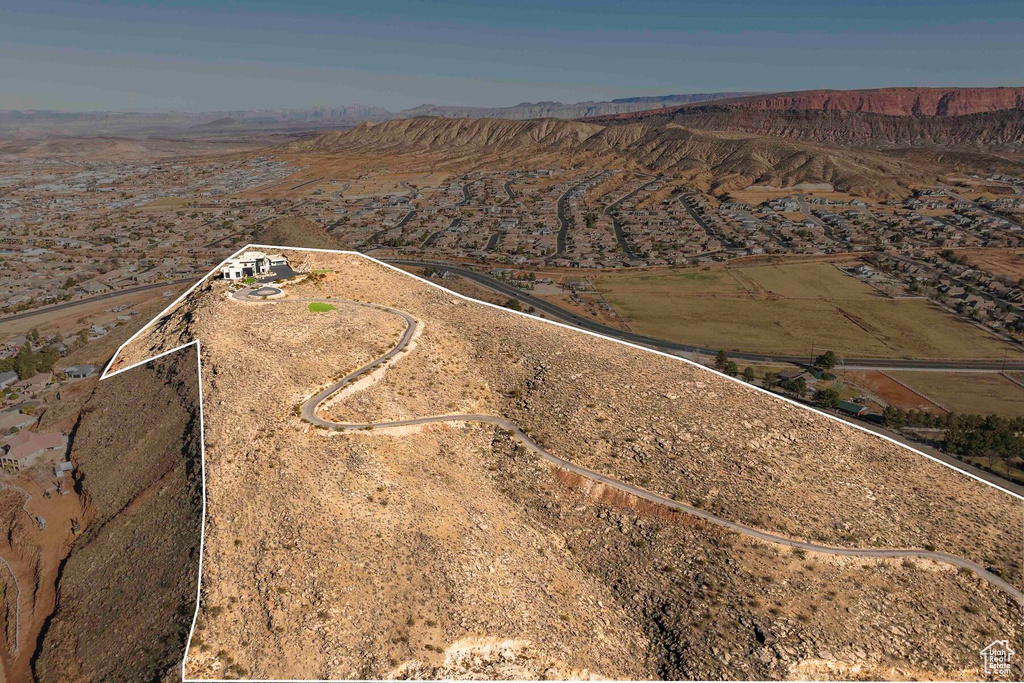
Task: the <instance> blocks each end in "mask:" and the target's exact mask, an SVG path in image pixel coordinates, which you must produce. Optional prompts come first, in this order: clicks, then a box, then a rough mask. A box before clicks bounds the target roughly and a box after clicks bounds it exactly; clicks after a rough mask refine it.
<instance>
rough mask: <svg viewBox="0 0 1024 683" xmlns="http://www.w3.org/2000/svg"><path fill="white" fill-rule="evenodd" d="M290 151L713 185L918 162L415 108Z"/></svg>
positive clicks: (665, 126) (873, 175)
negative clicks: (652, 176)
mask: <svg viewBox="0 0 1024 683" xmlns="http://www.w3.org/2000/svg"><path fill="white" fill-rule="evenodd" d="M282 149H283V150H284V151H286V152H289V153H293V154H317V155H362V156H369V157H380V158H385V157H386V158H388V159H391V160H400V161H402V162H403V163H410V164H416V163H419V164H421V165H423V166H424V167H426V166H436V165H438V164H440V165H442V166H453V167H454V166H455V165H460V166H462V167H465V166H466V165H467V164H469V165H471V166H472V167H493V166H499V167H515V166H522V165H524V164H536V165H542V164H550V165H553V166H558V165H564V164H565V163H569V164H570V165H574V166H590V167H601V166H604V167H606V168H615V167H632V168H638V169H643V170H646V171H649V172H658V173H676V174H680V175H684V176H690V177H693V178H698V177H702V178H713V184H714V187H716V188H718V187H722V188H726V189H729V188H740V187H745V186H747V185H751V184H755V183H757V184H771V185H775V186H780V187H785V186H792V185H796V184H799V183H803V182H808V183H814V182H818V183H821V182H827V183H831V184H832V185H833V186H835V187H837V188H840V189H843V190H847V191H850V192H856V193H860V194H866V195H869V196H879V197H889V196H897V195H902V194H905V192H906V190H905V188H906V187H907V184H908V183H912V182H914V181H921V180H923V179H925V178H927V177H929V176H928V173H927V172H926V171H922V170H920V169H918V168H916V167H913V166H910V165H909V164H905V163H903V162H901V161H899V160H897V159H894V158H891V157H887V156H884V155H882V154H878V153H875V152H872V151H869V150H846V149H837V148H833V147H827V146H825V145H821V144H817V143H812V142H803V141H797V140H786V139H783V138H778V137H767V136H760V135H755V134H745V133H722V132H716V131H704V130H697V129H694V128H687V127H684V126H679V125H676V124H672V123H665V122H653V123H647V122H637V123H631V124H626V125H613V126H602V125H598V124H594V123H589V122H583V121H561V120H556V119H534V120H529V121H507V120H498V119H439V118H417V119H402V120H395V121H388V122H385V123H380V124H361V125H360V126H357V127H356V128H353V129H351V130H347V131H340V132H332V133H324V134H321V135H317V136H314V137H311V138H307V139H305V140H301V141H298V142H294V143H290V144H288V145H286V146H284V147H283V148H282Z"/></svg>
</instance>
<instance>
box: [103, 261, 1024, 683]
mask: <svg viewBox="0 0 1024 683" xmlns="http://www.w3.org/2000/svg"><path fill="white" fill-rule="evenodd" d="M292 260H293V263H294V264H295V265H299V266H300V267H305V268H314V267H316V268H329V269H332V270H334V271H336V273H335V274H334V275H333V277H328V278H327V279H326V280H325V281H323V282H320V283H319V284H312V283H309V282H307V283H303V284H298V285H294V286H292V287H289V291H290V294H291V295H293V296H295V297H298V298H306V299H314V298H315V299H325V298H336V297H341V298H344V299H357V300H365V301H374V302H378V303H384V304H386V305H389V306H393V307H396V308H399V309H401V310H404V311H407V312H409V313H411V314H412V315H413V316H415V318H416V320H417V321H419V322H420V323H421V324H422V328H423V329H422V330H421V331H420V333H419V335H418V336H417V337H416V338H415V341H414V345H413V346H412V347H410V349H409V350H408V351H407V352H405V353H403V354H402V355H401V356H400V357H399V358H398V359H397V360H396V361H395V362H394V363H393V365H391V366H390V367H387V368H386V369H385V370H384V371H383V372H381V373H380V376H379V378H378V381H377V383H376V384H371V385H369V386H365V387H363V388H362V389H361V390H359V391H355V392H348V391H346V392H345V393H346V395H345V396H342V397H341V398H339V399H338V400H337V401H336V402H335V403H334V406H333V407H332V408H331V414H332V415H334V416H335V417H336V419H341V420H352V421H358V420H370V419H373V420H374V421H383V420H391V419H396V418H401V417H421V416H426V415H435V414H439V413H441V414H443V413H464V412H474V413H489V414H500V415H505V416H507V417H510V418H511V419H513V420H514V421H515V422H516V423H517V424H519V425H521V426H522V427H523V428H524V429H526V430H527V431H528V432H529V433H530V434H531V435H533V436H534V437H535V438H536V439H537V440H538V441H540V442H542V443H543V444H544V445H545V447H546V448H549V449H550V450H551V451H553V452H555V453H556V454H558V455H560V456H561V457H564V458H567V459H570V460H572V461H574V462H576V463H579V464H583V465H585V466H587V467H590V468H592V469H594V470H597V471H600V472H604V473H607V474H610V475H612V476H614V477H616V478H619V479H621V480H625V481H630V482H632V483H634V484H636V485H639V486H643V487H645V488H648V489H650V490H653V491H657V492H659V493H662V494H664V495H667V496H671V497H675V498H677V499H679V500H683V501H687V502H690V503H693V504H695V505H698V506H700V507H703V508H704V509H707V510H713V511H715V512H716V513H718V514H720V515H723V516H727V517H729V518H732V519H736V520H741V521H744V522H745V523H747V524H750V525H752V526H756V527H759V528H764V529H768V530H772V531H775V532H778V533H783V534H789V535H792V536H797V537H801V538H808V539H820V540H821V541H825V542H828V543H831V544H834V545H845V546H853V547H921V546H922V545H926V544H927V545H934V546H935V547H937V548H939V549H941V550H945V551H948V552H953V553H959V554H962V555H964V556H968V557H972V558H975V559H977V560H980V561H984V562H987V563H989V564H991V565H993V566H995V567H996V568H997V569H998V570H999V571H1000V572H1001V573H1002V574H1003V575H1004V576H1006V577H1007V578H1008V579H1011V580H1012V581H1014V582H1015V583H1016V584H1017V585H1020V583H1021V578H1020V565H1019V537H1018V536H1019V533H1018V532H1019V528H1020V523H1021V508H1020V506H1019V504H1018V501H1015V500H1013V499H1012V498H1010V497H1009V496H1007V495H1005V494H1002V493H1000V492H998V491H996V490H994V489H992V488H990V487H987V486H985V485H983V484H980V483H977V482H974V481H973V480H969V479H967V478H966V477H964V476H963V475H961V474H959V473H956V472H953V471H951V470H949V469H948V468H945V467H942V466H940V465H937V464H935V463H932V462H930V461H926V460H924V459H923V458H921V457H920V456H918V455H915V454H913V453H911V452H909V451H907V450H906V449H903V448H901V447H898V446H896V445H893V444H890V443H888V442H884V441H882V440H880V439H878V438H877V437H874V436H871V435H868V434H864V433H862V432H860V431H857V430H854V429H852V428H850V427H848V426H844V425H842V424H839V423H837V422H835V421H832V420H828V419H826V418H823V417H821V416H817V415H814V414H813V413H810V412H808V411H806V410H804V409H802V408H798V407H795V406H791V405H789V404H786V403H784V402H782V401H780V400H778V399H775V398H772V397H769V396H765V395H764V394H761V393H759V392H755V391H754V390H753V389H751V388H749V387H746V386H744V385H741V384H737V383H735V382H732V381H730V380H727V379H725V378H722V377H719V376H717V375H714V374H713V373H710V372H708V371H706V370H703V369H700V368H696V367H693V366H690V365H688V364H685V363H683V362H681V361H678V360H675V359H669V358H664V357H660V356H657V355H655V354H652V353H650V352H646V351H641V350H638V349H632V348H628V347H625V346H623V345H621V344H616V343H614V342H611V341H607V340H601V339H596V338H593V337H590V336H587V335H584V334H583V333H580V332H576V331H570V330H565V329H561V328H557V327H555V326H552V325H550V324H546V323H543V322H541V321H536V320H531V319H526V318H523V317H521V316H516V315H514V314H512V313H510V312H506V311H497V310H494V309H490V308H485V307H483V306H480V305H478V304H471V303H468V302H465V301H463V300H459V299H456V298H454V297H452V296H451V295H449V294H447V293H444V292H441V291H439V290H436V289H433V288H431V287H429V286H428V285H425V284H421V283H417V282H415V281H413V280H412V279H410V278H408V277H407V276H405V275H403V274H401V273H397V272H395V271H393V270H391V269H387V268H385V267H383V266H380V265H377V264H374V263H373V262H371V261H369V260H367V259H363V258H360V257H356V256H338V255H330V254H309V253H305V254H303V253H299V252H293V254H292ZM335 305H336V307H337V308H336V310H334V311H330V312H327V313H312V312H310V311H308V310H307V309H306V306H305V304H304V303H302V302H288V301H287V300H285V301H283V302H281V303H267V304H257V303H242V302H238V301H233V300H229V299H227V298H226V297H225V286H224V285H223V284H214V285H212V286H210V287H203V288H200V289H199V290H197V293H196V294H195V295H194V296H193V297H192V298H191V299H190V300H189V301H188V302H187V303H186V304H184V305H183V306H182V307H180V308H179V310H177V311H176V312H174V313H172V314H171V315H170V316H168V317H167V318H166V319H165V320H164V321H162V323H161V324H160V325H159V326H157V327H155V328H153V330H152V331H151V332H150V333H147V334H145V335H143V337H141V338H140V339H139V340H137V342H136V343H134V344H133V345H132V346H131V347H129V348H128V349H126V353H125V354H124V355H123V357H119V358H118V360H117V363H118V366H119V367H120V366H123V365H124V364H125V363H129V362H132V361H133V360H140V359H142V358H144V357H145V356H146V354H147V353H150V352H152V351H158V350H161V349H166V348H169V347H170V346H174V345H176V344H179V343H181V342H183V341H187V340H189V339H191V338H195V337H201V338H202V340H203V363H204V376H205V378H206V386H205V387H204V394H205V398H206V419H207V425H206V431H207V439H208V444H207V446H208V448H207V475H208V497H209V517H208V520H207V545H206V551H205V558H204V576H203V600H202V617H201V629H200V630H199V632H198V636H197V638H194V639H193V643H192V647H193V649H192V651H191V655H190V664H189V667H190V669H189V673H190V674H192V675H197V674H199V675H208V674H213V675H223V674H225V673H227V674H236V675H241V674H243V673H245V674H248V675H251V676H253V677H261V676H267V675H286V674H288V675H296V674H297V675H302V676H307V677H328V676H344V677H351V676H360V677H364V676H371V677H372V676H379V675H383V674H385V673H388V672H391V673H392V674H395V675H410V676H439V677H444V676H464V675H465V676H468V675H486V676H492V677H500V676H506V677H509V676H512V677H515V676H540V675H544V676H550V677H565V676H569V675H572V674H574V673H581V672H583V671H584V670H585V671H587V672H592V673H596V674H598V675H603V676H610V677H622V676H631V677H638V676H643V677H647V676H667V677H673V676H674V677H721V676H734V675H742V676H745V677H752V678H758V677H781V676H785V675H794V676H810V675H830V676H833V677H841V678H850V677H861V676H864V677H879V676H883V677H884V676H892V675H895V674H894V673H893V672H894V671H895V670H894V669H892V668H890V667H898V671H899V672H900V673H899V675H906V676H939V677H950V678H960V677H966V678H970V677H973V676H978V675H979V672H978V670H977V668H976V667H977V654H976V653H977V650H978V649H979V648H980V647H983V646H984V644H986V643H987V640H990V639H991V638H989V636H991V635H992V634H993V633H999V634H1007V635H1009V637H1011V638H1012V639H1014V640H1015V642H1018V641H1019V638H1020V632H1019V626H1018V625H1017V615H1018V614H1019V607H1017V606H1016V605H1015V604H1014V603H1013V602H1012V601H1011V600H1010V599H1009V598H1008V597H1007V596H1006V595H1005V594H1003V593H1000V592H999V591H997V590H995V589H994V588H993V587H991V586H990V585H988V584H986V583H983V582H981V581H980V580H978V579H977V578H976V577H974V576H972V575H970V574H965V573H961V572H955V571H951V570H949V569H948V567H945V566H942V565H937V564H935V563H932V562H920V561H914V562H903V563H900V562H898V561H897V562H892V561H877V560H836V559H831V558H829V557H828V556H821V557H815V556H813V555H811V556H806V557H804V556H803V555H802V554H801V553H793V552H791V551H789V550H785V549H781V548H779V547H778V546H775V545H766V544H764V543H761V542H756V541H751V540H748V539H747V538H745V537H742V536H737V535H735V534H732V533H728V532H725V531H723V530H721V529H719V528H716V527H707V526H706V525H704V524H703V523H696V522H694V521H693V519H692V518H690V517H687V516H685V515H683V516H679V515H675V514H666V513H665V512H664V510H659V509H657V508H652V507H651V506H650V505H639V504H636V503H635V501H632V500H630V499H629V498H623V497H621V496H611V498H610V499H607V498H606V497H607V496H608V495H609V494H608V492H607V491H605V490H602V489H601V488H600V487H599V488H597V489H594V488H593V487H592V486H591V485H590V484H589V483H587V482H586V481H580V480H578V479H577V478H574V477H569V476H566V475H565V474H564V473H563V474H558V471H557V470H552V469H551V468H549V467H548V466H547V465H545V464H544V463H542V462H540V461H538V460H537V459H536V458H535V457H533V456H530V455H527V454H526V453H524V452H523V451H521V449H519V448H517V447H516V442H515V441H514V440H511V439H510V438H509V437H508V435H506V434H504V433H503V432H502V431H501V430H495V429H494V428H493V427H489V426H486V425H480V424H474V423H467V424H465V425H460V424H458V423H449V424H445V425H427V426H421V427H412V428H402V429H396V430H390V432H387V431H386V432H384V433H382V432H379V431H376V430H375V431H356V432H346V433H340V434H339V433H330V432H324V431H322V430H317V429H312V428H310V426H309V425H308V424H306V423H304V422H302V421H301V420H299V419H298V417H297V416H296V414H295V413H296V406H297V404H298V403H299V402H300V401H301V400H303V399H304V398H306V397H308V396H310V395H311V394H312V393H315V392H316V391H317V390H318V389H319V388H321V387H322V386H325V385H326V384H328V383H330V382H331V381H333V380H334V379H336V378H338V377H339V376H341V375H344V374H346V373H347V372H349V371H351V370H352V369H353V368H355V367H358V366H360V365H362V364H364V363H366V362H368V361H369V360H371V359H373V358H376V357H377V356H379V355H380V354H381V353H383V351H384V350H386V349H388V348H390V346H391V345H393V344H394V343H395V342H396V341H397V339H398V337H399V335H400V332H401V330H402V329H403V327H404V325H403V323H402V321H401V319H399V318H397V317H396V316H394V315H392V314H388V313H386V312H384V311H380V310H373V309H367V308H365V307H362V306H357V305H353V304H346V303H343V302H341V301H337V302H336V303H335ZM559 482H562V483H559ZM566 484H568V485H569V486H570V487H571V488H568V489H567V488H564V487H565V485H566ZM576 487H582V491H583V492H588V493H590V494H592V495H594V496H597V497H599V498H606V500H607V501H608V502H610V503H612V504H613V505H612V506H611V507H609V506H608V505H607V504H606V503H595V502H593V501H592V500H588V498H587V497H586V496H584V495H582V494H581V493H580V489H578V488H576ZM622 505H625V506H631V505H635V507H636V511H632V510H629V509H626V510H622V509H619V507H617V506H622ZM638 513H639V514H638ZM527 641H529V643H527ZM638 653H639V654H640V656H637V654H638ZM737 672H740V673H737Z"/></svg>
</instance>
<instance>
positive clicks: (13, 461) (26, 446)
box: [0, 431, 68, 470]
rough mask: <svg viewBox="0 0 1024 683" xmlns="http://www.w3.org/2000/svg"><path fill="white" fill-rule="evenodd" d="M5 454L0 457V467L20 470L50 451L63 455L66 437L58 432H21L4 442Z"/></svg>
mask: <svg viewBox="0 0 1024 683" xmlns="http://www.w3.org/2000/svg"><path fill="white" fill-rule="evenodd" d="M5 443H6V448H7V452H6V453H4V454H3V455H0V465H2V466H4V467H10V468H12V469H14V470H20V469H22V468H24V467H28V466H29V465H31V464H32V461H33V460H35V459H36V458H38V457H39V456H40V455H43V454H44V453H47V452H48V451H52V452H53V453H63V452H64V451H66V450H67V447H68V437H67V436H65V435H64V434H61V433H60V432H47V433H45V434H40V433H38V432H29V431H22V432H18V433H17V434H15V435H14V436H10V437H8V438H7V439H6V440H5Z"/></svg>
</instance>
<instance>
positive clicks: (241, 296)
mask: <svg viewBox="0 0 1024 683" xmlns="http://www.w3.org/2000/svg"><path fill="white" fill-rule="evenodd" d="M251 291H252V290H250V289H242V290H239V291H237V292H235V293H234V294H232V298H234V299H236V300H238V301H244V302H251V303H259V304H266V305H271V304H280V303H299V304H310V303H326V304H347V305H355V306H362V307H364V308H372V309H376V310H379V311H385V312H387V313H391V314H393V315H396V316H398V317H400V318H402V319H403V320H404V321H405V325H406V327H405V332H403V334H402V337H401V338H400V339H399V340H398V343H397V344H395V346H394V347H392V348H391V350H389V351H388V352H387V353H385V354H384V355H382V356H380V357H379V358H377V359H375V360H373V361H371V362H369V363H367V364H366V365H363V366H362V367H360V368H358V369H356V370H353V371H352V372H350V373H349V374H347V375H345V376H344V377H342V378H341V379H339V380H338V381H336V382H334V383H333V384H331V385H330V386H328V387H327V388H325V389H323V390H322V391H320V392H319V393H317V394H315V395H314V396H311V397H310V398H308V399H306V401H304V402H303V403H302V406H301V409H300V414H301V416H302V419H303V420H305V421H306V422H309V423H310V424H312V425H314V426H316V427H321V428H323V429H329V430H332V431H339V432H340V431H351V430H375V429H388V428H392V427H405V426H410V425H422V424H430V423H435V422H483V423H486V424H493V425H495V426H498V427H501V428H502V429H504V430H506V431H508V432H510V433H511V434H512V435H513V436H514V437H515V438H516V440H518V441H519V442H520V443H521V444H522V445H523V446H524V447H525V448H526V449H527V450H529V451H530V452H532V453H534V454H536V455H537V456H538V457H540V458H542V459H543V460H546V461H547V462H549V463H551V464H552V465H554V466H556V467H560V468H562V469H564V470H567V471H569V472H572V473H574V474H577V475H580V476H582V477H585V478H587V479H590V480H591V481H595V482H598V483H600V484H604V485H605V486H609V487H611V488H614V489H617V490H619V491H623V492H625V493H628V494H630V495H633V496H636V497H638V498H641V499H643V500H646V501H649V502H651V503H655V504H657V505H663V506H665V507H667V508H671V509H673V510H677V511H679V512H683V513H686V514H689V515H693V516H695V517H699V518H700V519H703V520H705V521H707V522H709V523H711V524H714V525H717V526H720V527H723V528H725V529H729V530H730V531H734V532H736V533H740V534H744V535H746V536H749V537H752V538H756V539H759V540H761V541H766V542H768V543H776V544H779V545H784V546H789V547H791V548H800V549H803V550H808V551H811V552H816V553H825V554H828V555H840V556H845V557H873V558H897V559H902V558H921V559H927V560H935V561H937V562H944V563H946V564H950V565H953V566H956V567H960V568H962V569H966V570H968V571H970V572H972V573H974V574H975V575H977V576H978V577H979V578H981V579H984V580H985V581H988V582H989V583H990V584H992V585H993V586H995V587H996V588H998V589H1000V590H1002V591H1003V592H1005V593H1007V594H1008V595H1010V596H1011V597H1012V598H1013V599H1014V600H1015V601H1017V602H1018V603H1019V604H1021V605H1022V606H1024V592H1022V591H1020V590H1018V589H1017V588H1016V587H1014V586H1013V585H1011V584H1010V583H1009V582H1007V581H1006V580H1004V579H1003V578H1002V577H1000V576H998V575H997V574H994V573H993V572H990V571H988V570H987V569H986V568H985V567H983V566H982V565H980V564H978V563H977V562H973V561H971V560H968V559H966V558H963V557H959V556H957V555H951V554H949V553H942V552H937V551H931V550H919V549H915V548H841V547H835V546H827V545H819V544H817V543H808V542H806V541H800V540H797V539H793V538H787V537H785V536H779V535H776V534H772V533H768V532H765V531H760V530H758V529H754V528H752V527H749V526H746V525H744V524H740V523H738V522H733V521H731V520H728V519H724V518H722V517H719V516H717V515H714V514H712V513H710V512H707V511H705V510H701V509H700V508H695V507H692V506H690V505H686V504H685V503H680V502H679V501H676V500H672V499H671V498H667V497H665V496H661V495H658V494H657V493H653V492H651V491H648V490H646V489H642V488H639V487H636V486H632V485H630V484H627V483H625V482H622V481H619V480H617V479H613V478H612V477H608V476H606V475H604V474H601V473H600V472H595V471H593V470H590V469H587V468H586V467H582V466H580V465H577V464H575V463H573V462H570V461H568V460H565V459H563V458H560V457H558V456H557V455H554V454H552V453H550V452H548V451H547V450H545V449H544V448H543V447H541V446H540V445H539V444H538V443H537V442H536V441H534V440H533V439H532V438H530V436H529V435H528V434H527V433H526V432H524V431H523V430H522V429H520V428H519V426H518V425H516V424H515V423H513V422H512V421H510V420H508V419H506V418H504V417H500V416H497V415H465V414H455V415H431V416H427V417H418V418H413V419H408V420H394V421H390V422H363V423H357V422H333V421H330V420H325V419H323V418H322V417H320V416H319V415H317V409H318V408H319V407H320V405H321V404H322V403H323V402H324V401H326V400H327V399H328V398H330V397H331V396H332V395H334V394H335V393H337V392H338V391H340V390H341V389H343V388H345V387H346V386H348V385H349V384H351V383H352V382H355V381H356V380H358V379H359V378H360V377H363V376H364V375H366V374H367V373H369V372H371V371H373V370H374V369H376V368H378V367H381V366H382V365H384V364H386V363H388V362H389V361H390V360H392V359H394V358H395V357H397V356H398V355H399V354H401V353H402V352H403V351H404V350H405V349H406V347H408V345H409V342H410V341H411V340H412V338H413V336H414V335H415V333H416V330H417V326H418V325H419V323H418V322H417V320H416V319H415V318H414V317H413V316H412V315H410V314H409V313H406V312H405V311H401V310H399V309H397V308H391V307H388V306H383V305H380V304H372V303H366V302H363V301H352V300H349V299H340V298H331V299H277V300H267V299H261V298H254V297H250V296H249V294H250V292H251Z"/></svg>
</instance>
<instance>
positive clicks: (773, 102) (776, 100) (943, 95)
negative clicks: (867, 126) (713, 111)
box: [742, 88, 1024, 116]
mask: <svg viewBox="0 0 1024 683" xmlns="http://www.w3.org/2000/svg"><path fill="white" fill-rule="evenodd" d="M742 106H746V107H750V108H753V109H773V110H785V111H798V110H804V109H817V110H819V111H851V112H869V113H873V114H888V115H890V116H964V115H965V114H977V113H980V112H986V111H999V110H1001V109H1013V108H1021V107H1024V88H874V89H870V90H805V91H801V92H791V93H775V94H772V95H761V96H758V97H752V98H747V99H745V100H742Z"/></svg>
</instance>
